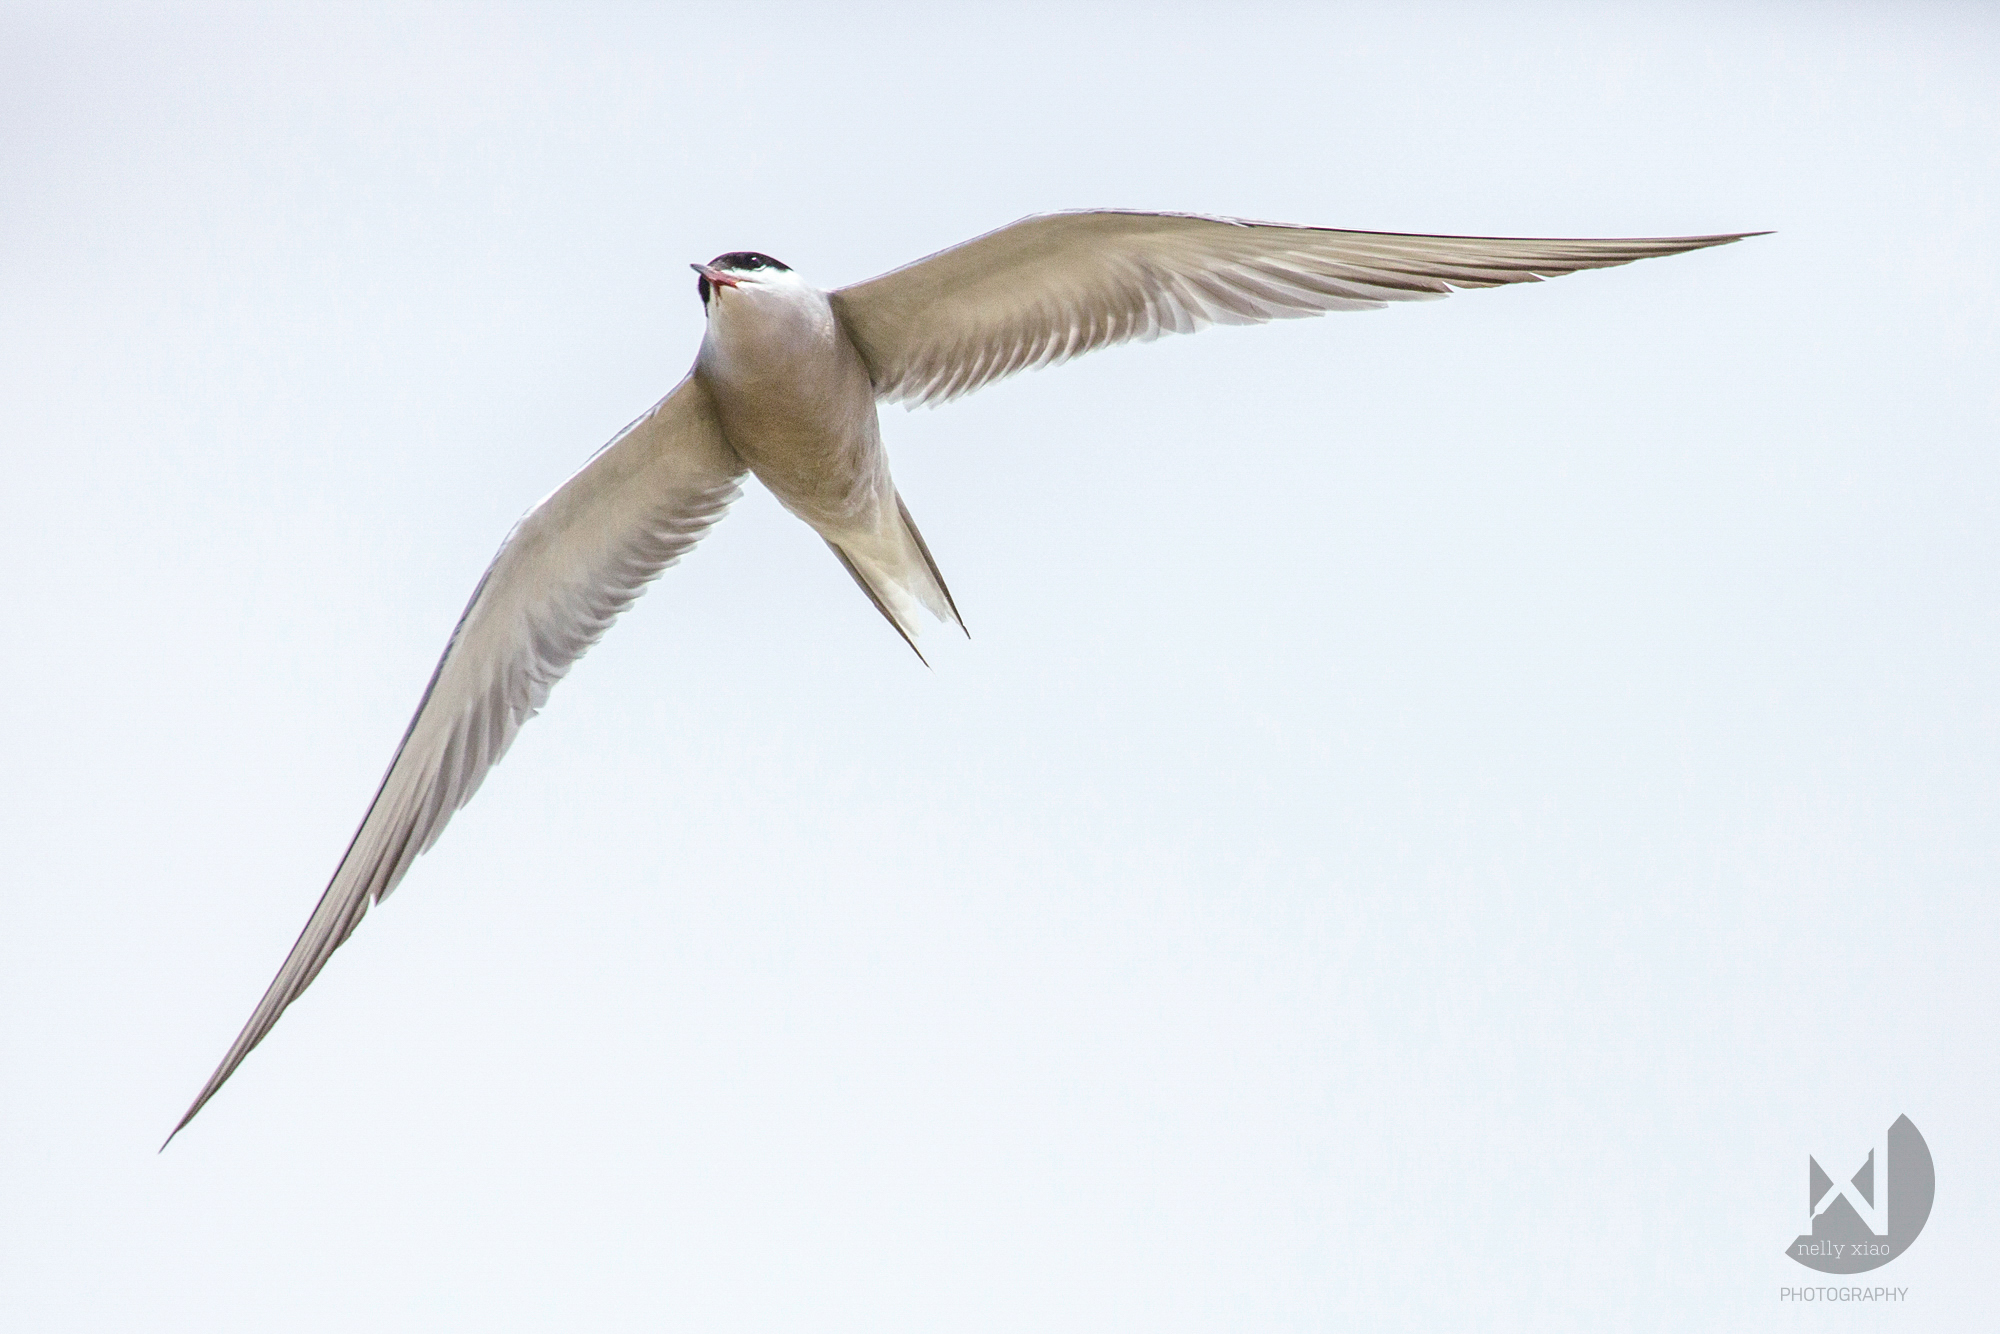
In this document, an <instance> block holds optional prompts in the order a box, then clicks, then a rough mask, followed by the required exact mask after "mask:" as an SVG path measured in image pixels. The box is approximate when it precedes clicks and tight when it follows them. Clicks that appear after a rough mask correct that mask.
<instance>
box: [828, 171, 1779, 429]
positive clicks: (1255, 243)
mask: <svg viewBox="0 0 2000 1334" xmlns="http://www.w3.org/2000/svg"><path fill="white" fill-rule="evenodd" d="M1753 234H1754V233H1737V234H1733V235H1722V236H1674V237H1659V238H1651V239H1631V240H1556V239H1544V240H1535V239H1523V238H1512V237H1493V236H1410V235H1403V234H1400V233H1395V232H1351V231H1335V230H1332V229H1329V228H1324V227H1296V226H1292V225H1289V224H1286V223H1271V222H1244V221H1241V220H1238V219H1234V218H1208V217H1200V216H1196V215H1192V214H1184V213H1133V212H1124V211H1118V210H1097V211H1083V212H1075V213H1048V214H1040V215H1037V216H1034V217H1029V218H1023V219H1022V220H1021V221H1019V222H1016V223H1012V224H1010V225H1008V226H1006V227H1002V228H1001V229H1000V230H998V231H994V232H988V233H987V234H986V235H984V236H981V237H977V238H975V239H973V240H970V241H967V242H965V243H964V244H963V245H958V246H953V247H952V248H951V249H949V250H943V251H939V252H938V253H937V254H935V255H931V256H929V257H928V258H925V259H920V260H918V261H917V262H916V263H914V264H909V265H905V266H904V267H903V268H900V269H896V270H895V271H893V272H891V273H885V274H883V275H882V276H881V277H879V278H872V279H870V280H869V281H867V282H864V283H857V284H855V285H854V286H852V287H844V288H842V289H840V290H839V291H837V292H834V293H833V294H832V299H833V304H834V309H835V310H836V311H837V312H838V313H839V315H840V318H841V321H842V323H843V325H844V326H845V327H846V329H847V333H848V336H849V337H850V338H851V339H852V340H853V342H854V344H855V346H856V348H857V349H859V351H860V353H861V356H862V359H863V360H864V361H865V362H866V363H867V365H868V367H869V371H870V373H871V374H872V376H873V378H874V382H875V390H876V394H877V396H878V397H880V398H883V399H887V400H890V401H898V400H900V401H902V402H905V403H908V404H909V405H911V406H915V405H917V404H934V403H942V402H945V401H946V400H948V399H952V398H956V397H958V396H959V395H961V394H966V393H970V392H971V391H972V390H974V389H977V388H979V387H980V386H981V385H985V384H990V383H992V382H993V381H994V380H997V379H1000V378H1001V377H1003V376H1007V375H1012V374H1013V373H1014V372H1015V371H1019V370H1024V369H1027V368H1028V367H1033V366H1046V365H1050V364H1053V363H1055V362H1060V361H1067V360H1068V359H1069V358H1071V357H1075V356H1080V355H1081V354H1083V353H1085V352H1089V351H1092V350H1094V349H1096V348H1100V347H1109V346H1110V345H1112V344H1114V343H1122V342H1126V341H1129V340H1132V339H1150V338H1157V337H1158V336H1159V335H1161V334H1163V333H1192V332H1193V331H1195V330H1197V329H1200V328H1203V327H1204V326H1206V325H1209V324H1257V323H1261V322H1263V321H1265V320H1280V319H1297V318H1300V317H1303V316H1307V315H1318V314H1321V313H1322V312H1325V311H1330V310H1371V309H1374V308H1376V307H1379V306H1382V305H1384V304H1385V303H1387V302H1390V301H1424V300H1432V299H1435V298H1437V297H1441V296H1445V295H1447V294H1448V293H1450V292H1451V291H1453V290H1454V289H1456V288H1462V287H1498V286H1500V285H1502V284H1505V283H1521V282H1538V281H1540V280H1541V279H1543V278H1551V277H1555V276H1557V275H1560V274H1565V273H1573V272H1575V271H1576V270H1578V269H1601V268H1607V267H1610V266H1612V265H1615V264H1627V263H1630V262H1631V261H1633V260H1635V259H1647V258H1650V257H1653V256H1656V255H1675V254H1679V253H1681V252H1682V251H1687V250H1699V249H1701V248H1702V247H1704V246H1712V245H1722V244H1725V243H1727V242H1730V241H1736V240H1741V239H1742V237H1743V236H1745V235H1753Z"/></svg>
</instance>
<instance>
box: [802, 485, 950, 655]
mask: <svg viewBox="0 0 2000 1334" xmlns="http://www.w3.org/2000/svg"><path fill="white" fill-rule="evenodd" d="M826 544H827V545H828V546H829V547H831V548H833V554H834V555H836V556H838V557H839V558H840V563H841V564H842V565H844V566H846V567H847V572H848V573H849V574H851V575H853V576H854V582H855V583H857V584H859V585H861V591H862V592H864V593H866V594H867V595H868V600H869V601H870V602H872V603H874V604H875V610H877V611H879V612H881V613H882V618H883V619H884V620H886V621H888V622H889V624H891V625H893V626H895V627H896V633H897V634H899V635H901V636H902V637H903V642H904V643H905V644H908V645H909V646H910V651H911V652H912V653H915V654H916V655H917V661H919V662H924V655H923V651H922V650H921V649H919V648H918V647H917V609H918V608H919V607H923V608H924V609H926V610H928V611H929V612H930V613H931V615H933V616H935V617H937V618H938V619H939V620H940V621H943V622H944V623H945V624H947V625H955V626H957V627H958V628H959V629H960V630H964V629H965V621H964V619H963V618H962V617H960V616H959V614H958V604H957V603H955V602H953V601H952V599H951V589H949V588H947V587H946V586H945V582H944V576H943V575H942V574H940V573H938V567H937V561H936V560H934V559H932V557H931V549H930V548H929V547H928V546H926V545H925V544H924V535H923V534H922V533H920V532H918V531H917V525H916V522H915V520H913V519H911V518H910V510H909V507H908V506H907V505H905V504H904V503H903V498H902V496H900V495H899V496H897V497H896V518H895V522H894V524H893V525H891V526H890V528H889V530H888V531H886V532H877V533H869V534H866V535H863V536H859V537H847V538H843V540H841V541H838V542H836V541H835V540H834V539H832V538H830V537H829V538H827V539H826ZM967 633H968V634H969V633H970V632H967ZM925 665H926V666H928V665H929V664H928V663H925Z"/></svg>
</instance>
